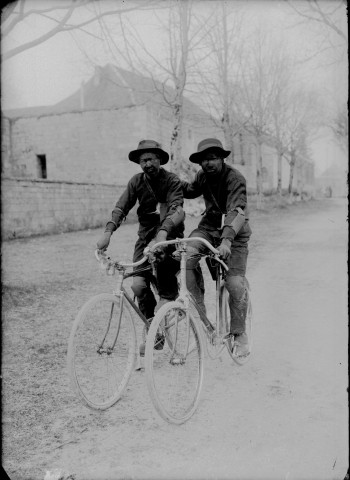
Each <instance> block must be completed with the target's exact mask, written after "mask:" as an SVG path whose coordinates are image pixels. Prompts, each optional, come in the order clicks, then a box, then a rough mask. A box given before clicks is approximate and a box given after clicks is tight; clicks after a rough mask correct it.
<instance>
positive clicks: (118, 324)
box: [67, 293, 136, 410]
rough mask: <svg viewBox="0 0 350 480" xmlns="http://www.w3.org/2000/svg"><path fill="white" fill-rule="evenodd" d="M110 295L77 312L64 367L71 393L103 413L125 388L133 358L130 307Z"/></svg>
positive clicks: (132, 322) (134, 336)
mask: <svg viewBox="0 0 350 480" xmlns="http://www.w3.org/2000/svg"><path fill="white" fill-rule="evenodd" d="M120 306H121V298H120V297H117V296H115V295H112V294H108V293H105V294H101V295H96V296H95V297H92V298H91V299H90V300H89V301H88V302H87V303H86V304H85V305H84V306H83V307H82V309H81V310H80V311H79V313H78V315H77V317H76V319H75V321H74V324H73V327H72V331H71V334H70V337H69V343H68V354H67V365H68V373H69V377H70V380H71V385H72V387H73V390H74V391H75V393H76V394H77V395H78V397H79V398H80V400H81V401H82V402H83V403H84V404H85V405H86V406H88V407H90V408H93V409H97V410H105V409H107V408H109V407H111V406H112V405H114V404H115V403H116V402H117V401H118V400H119V399H120V397H121V395H122V393H123V391H124V389H125V388H126V386H127V384H128V381H129V378H130V375H131V373H132V371H133V367H134V363H135V358H136V332H135V325H134V320H133V318H132V315H131V312H130V307H129V305H128V304H127V303H126V301H125V299H124V301H123V305H122V309H121V308H120Z"/></svg>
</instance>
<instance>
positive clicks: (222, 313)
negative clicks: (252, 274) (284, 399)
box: [145, 237, 252, 424]
mask: <svg viewBox="0 0 350 480" xmlns="http://www.w3.org/2000/svg"><path fill="white" fill-rule="evenodd" d="M194 241H200V242H202V243H204V245H205V246H206V247H207V248H208V251H209V253H208V254H206V255H200V256H202V257H206V258H207V259H210V260H211V261H214V262H215V264H216V265H217V268H216V276H215V277H214V278H215V281H216V321H215V324H214V325H213V323H212V322H211V321H210V320H209V318H208V317H207V315H206V314H205V313H204V312H203V311H202V310H201V309H200V308H199V306H198V305H197V304H196V302H195V300H194V299H193V297H192V296H191V294H190V293H189V292H188V290H187V287H186V256H187V253H186V252H187V244H188V243H191V242H194ZM161 244H163V245H171V244H175V245H176V250H177V251H178V252H179V255H180V275H179V286H180V291H179V296H178V298H177V299H176V300H175V301H173V302H169V303H167V304H165V305H164V306H162V307H161V308H160V309H159V310H158V312H157V313H156V315H155V316H154V318H153V321H152V323H151V325H150V329H149V331H148V335H147V341H146V355H145V372H146V379H147V386H148V390H149V393H150V397H151V399H152V403H153V405H154V407H155V409H156V411H157V413H158V414H159V415H160V416H161V417H162V418H163V419H164V420H166V421H168V422H169V423H175V424H181V423H184V422H185V421H187V420H188V419H189V418H190V417H191V416H192V415H193V414H194V412H195V410H196V409H197V406H198V403H199V397H200V392H201V387H202V380H203V361H204V355H203V338H202V335H203V333H202V332H204V334H205V338H206V344H207V350H208V354H209V356H210V357H211V358H216V357H217V356H219V355H220V354H221V352H222V350H223V349H224V348H225V347H226V349H227V351H228V353H229V355H230V356H231V358H232V359H233V360H234V361H235V362H236V363H237V364H238V365H243V364H244V363H246V362H247V361H248V359H249V358H250V353H251V346H252V305H251V298H250V288H249V284H248V282H246V286H245V295H246V299H245V300H246V302H247V314H246V333H247V335H248V342H249V353H247V355H245V356H239V355H237V352H236V346H235V341H234V337H233V336H232V335H231V334H230V313H229V305H228V292H227V290H226V288H225V286H224V281H225V275H226V272H227V271H228V267H227V265H226V264H225V263H224V262H223V261H222V260H221V259H220V258H219V252H218V250H216V249H215V248H214V247H213V246H212V245H211V244H210V243H209V242H208V241H207V240H205V239H203V238H199V237H192V238H185V239H177V240H169V241H165V242H160V243H159V244H157V245H155V246H154V247H156V246H160V245H161ZM196 312H197V314H198V315H196ZM159 335H162V336H163V337H164V338H165V342H164V347H163V349H162V350H155V349H154V344H155V341H156V339H157V338H158V337H159Z"/></svg>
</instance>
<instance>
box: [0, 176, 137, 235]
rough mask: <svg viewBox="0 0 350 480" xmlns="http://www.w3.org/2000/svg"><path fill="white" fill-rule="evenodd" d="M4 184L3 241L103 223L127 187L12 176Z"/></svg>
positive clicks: (2, 195)
mask: <svg viewBox="0 0 350 480" xmlns="http://www.w3.org/2000/svg"><path fill="white" fill-rule="evenodd" d="M1 183H2V185H1V187H2V188H1V206H2V212H1V233H2V238H3V240H6V239H11V238H18V237H28V236H31V235H37V234H40V235H42V234H52V233H60V232H68V231H73V230H83V229H86V228H95V227H99V226H103V225H105V224H106V222H107V220H108V219H109V218H110V214H111V211H112V209H113V207H114V205H115V202H116V200H117V199H118V197H119V195H120V194H121V193H122V191H123V189H124V187H123V186H117V187H115V186H112V185H103V184H89V183H74V182H52V181H48V180H23V179H13V178H3V179H2V182H1ZM131 216H132V215H131ZM131 216H129V218H130V217H131Z"/></svg>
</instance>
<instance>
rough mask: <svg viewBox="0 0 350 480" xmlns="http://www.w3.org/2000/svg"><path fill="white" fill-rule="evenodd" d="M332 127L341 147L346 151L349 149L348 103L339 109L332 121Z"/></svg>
mask: <svg viewBox="0 0 350 480" xmlns="http://www.w3.org/2000/svg"><path fill="white" fill-rule="evenodd" d="M330 128H331V130H332V133H333V136H334V138H335V140H336V142H337V144H338V145H339V147H340V148H341V149H342V150H343V151H344V152H345V153H348V151H349V114H348V109H347V107H346V105H343V106H342V108H340V109H338V111H337V112H336V114H335V115H334V117H333V118H332V119H331V121H330Z"/></svg>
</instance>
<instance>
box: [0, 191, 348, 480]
mask: <svg viewBox="0 0 350 480" xmlns="http://www.w3.org/2000/svg"><path fill="white" fill-rule="evenodd" d="M346 217H347V204H346V200H345V199H327V200H322V201H319V202H308V203H307V204H300V205H296V206H294V207H288V208H286V209H280V210H275V211H274V212H273V213H268V212H261V213H260V214H259V215H257V214H254V215H253V218H252V228H253V231H254V235H253V237H252V239H251V247H250V257H249V269H248V278H249V280H250V283H251V287H252V293H253V305H254V322H255V323H254V339H255V340H254V341H255V344H254V353H253V356H252V358H251V360H250V362H249V363H248V364H246V365H245V366H243V367H238V366H235V365H234V364H233V362H232V361H231V360H230V359H229V357H228V356H227V354H226V355H223V356H222V358H221V359H218V360H217V361H210V360H209V359H208V360H207V361H206V370H205V381H204V388H203V391H202V397H201V402H200V404H199V408H198V411H197V412H196V413H195V415H194V416H193V417H192V419H191V420H190V421H189V422H187V423H186V424H184V425H182V426H174V425H169V424H166V423H165V422H163V421H162V420H161V419H159V417H158V416H157V414H156V413H155V412H154V410H153V407H152V405H151V403H150V399H149V397H148V393H147V387H146V384H145V377H144V373H140V372H135V374H134V375H133V376H132V378H131V382H130V385H129V388H128V390H127V392H126V395H125V396H124V397H123V398H122V400H121V401H120V402H119V403H118V404H117V405H115V406H114V407H112V408H111V409H110V410H108V411H106V412H97V413H96V412H94V411H90V410H88V409H86V408H85V407H83V406H82V405H81V404H80V403H79V401H78V400H77V399H76V398H75V396H74V395H73V394H72V392H71V390H70V387H69V383H68V380H67V375H66V366H65V354H66V347H67V339H68V336H69V330H70V327H71V324H72V321H73V319H74V316H75V315H76V312H77V310H78V308H79V307H80V306H81V305H82V303H83V302H84V301H85V300H87V298H89V297H90V296H91V295H92V294H94V293H99V292H101V291H106V290H107V291H110V290H111V288H112V279H110V278H108V277H106V276H103V275H102V274H101V273H100V272H99V271H98V270H97V268H96V266H95V263H94V260H93V257H92V252H93V245H94V243H95V241H96V239H97V238H98V235H99V234H100V231H88V232H76V233H70V234H65V235H56V236H51V237H41V238H35V239H29V240H15V241H12V242H6V243H4V244H3V272H4V277H3V282H4V286H5V292H4V296H3V301H4V303H3V356H2V362H3V363H2V377H3V387H2V388H3V465H4V467H5V469H6V471H7V472H8V474H9V476H10V478H11V479H35V480H36V479H44V476H45V473H46V471H52V470H54V469H55V468H57V469H60V470H62V471H64V472H66V473H69V474H74V475H75V478H76V480H90V479H91V480H98V479H101V480H118V479H120V480H121V479H123V480H131V479H140V480H141V479H174V480H175V479H178V480H184V479H196V480H197V479H198V480H205V479H208V480H209V479H217V480H221V479H232V480H236V479H237V480H238V479H240V480H243V479H247V480H248V479H253V480H254V479H261V480H265V479H266V480H274V479H276V480H281V479H285V480H304V479H310V480H314V479H317V480H321V479H325V480H333V479H334V480H335V479H343V478H344V477H345V474H346V471H347V468H348V458H347V450H348V448H347V447H348V443H347V433H348V413H347V392H346V388H347V383H348V378H347V366H348V365H347V346H348V329H347V328H348V317H347V222H346ZM197 222H198V220H196V219H188V223H187V231H189V230H191V229H192V228H193V226H194V225H195V224H196V223H197ZM135 231H136V226H135V225H125V226H123V228H122V229H121V230H120V232H119V237H118V239H119V242H118V245H117V237H115V239H114V238H113V242H114V243H112V249H111V253H112V255H113V256H116V257H118V258H122V257H125V258H128V257H129V258H130V253H131V251H132V243H133V240H132V239H133V237H134V235H135ZM121 245H122V246H121ZM208 303H209V304H211V303H212V301H211V299H210V298H209V299H208Z"/></svg>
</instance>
